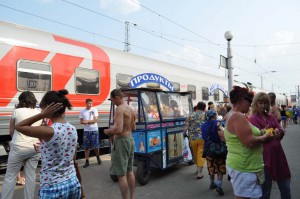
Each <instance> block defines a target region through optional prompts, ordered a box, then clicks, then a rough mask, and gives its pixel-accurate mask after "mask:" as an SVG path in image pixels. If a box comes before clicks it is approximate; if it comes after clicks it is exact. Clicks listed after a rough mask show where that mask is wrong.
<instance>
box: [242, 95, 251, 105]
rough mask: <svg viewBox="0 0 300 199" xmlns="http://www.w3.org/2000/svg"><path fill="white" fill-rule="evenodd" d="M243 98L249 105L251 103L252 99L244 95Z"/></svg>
mask: <svg viewBox="0 0 300 199" xmlns="http://www.w3.org/2000/svg"><path fill="white" fill-rule="evenodd" d="M244 99H245V100H246V101H247V102H249V104H250V106H251V104H252V99H250V98H248V97H244Z"/></svg>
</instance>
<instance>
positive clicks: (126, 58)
mask: <svg viewBox="0 0 300 199" xmlns="http://www.w3.org/2000/svg"><path fill="white" fill-rule="evenodd" d="M0 30H1V31H0V140H1V141H0V142H2V144H4V145H5V144H6V143H7V141H8V140H10V136H9V130H8V127H9V118H10V117H11V113H12V111H13V109H14V108H15V105H16V104H17V103H18V96H19V94H20V93H21V92H22V91H26V90H30V91H32V92H33V93H34V94H35V96H36V97H37V99H38V101H40V100H41V98H42V96H43V95H44V93H45V92H47V91H49V90H59V89H63V88H65V89H67V90H68V91H69V93H70V94H69V95H68V98H69V99H70V101H71V103H72V105H73V109H72V110H71V111H68V112H67V113H66V119H67V120H68V121H69V122H70V123H72V124H73V125H75V126H76V128H77V129H78V131H79V132H80V131H82V128H83V126H82V125H80V122H79V118H78V115H79V112H80V110H81V109H83V108H84V107H85V99H87V98H91V99H92V100H93V102H94V103H93V105H94V106H95V107H97V109H98V111H99V123H98V125H99V128H100V132H101V131H102V130H103V129H104V128H107V127H108V118H109V108H110V102H109V101H108V98H109V93H110V91H111V90H113V89H114V88H129V85H130V80H131V78H132V77H134V76H137V75H139V74H143V73H153V74H158V75H160V76H163V77H164V78H166V79H168V80H169V81H170V82H171V83H172V84H173V86H174V90H176V91H191V92H192V93H193V100H194V104H195V103H196V102H198V101H205V102H207V101H215V102H217V101H223V97H224V93H223V92H219V91H220V90H221V91H222V90H223V91H224V92H225V93H226V90H224V89H222V88H227V80H226V79H225V78H221V77H217V76H213V75H209V74H206V73H201V72H199V71H195V70H192V69H188V68H184V67H181V66H177V65H173V64H169V63H165V62H161V61H157V60H153V59H149V58H146V57H142V56H137V55H133V54H131V53H126V52H123V51H119V50H114V49H111V48H107V47H103V46H99V45H94V44H90V43H85V42H82V41H76V40H73V39H69V38H65V37H62V36H58V35H55V34H52V33H48V32H44V31H40V30H35V29H32V28H28V27H24V26H20V25H16V24H12V23H7V22H2V21H1V22H0ZM241 85H242V84H241ZM145 86H148V87H153V86H154V87H158V86H161V85H159V84H153V83H148V84H146V85H145ZM161 87H162V89H165V88H164V87H163V86H161ZM214 88H219V89H216V90H214ZM211 92H213V93H212V95H210V93H211ZM279 99H280V100H282V101H284V98H283V96H279ZM282 103H283V102H282ZM0 147H1V145H0ZM0 151H1V150H0ZM2 151H3V150H2Z"/></svg>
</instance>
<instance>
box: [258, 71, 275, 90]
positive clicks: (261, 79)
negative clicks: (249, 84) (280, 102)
mask: <svg viewBox="0 0 300 199" xmlns="http://www.w3.org/2000/svg"><path fill="white" fill-rule="evenodd" d="M276 72H277V71H275V70H271V71H267V72H264V73H262V74H259V75H258V76H260V88H261V89H263V88H264V84H263V74H266V73H276Z"/></svg>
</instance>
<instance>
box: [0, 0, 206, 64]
mask: <svg viewBox="0 0 300 199" xmlns="http://www.w3.org/2000/svg"><path fill="white" fill-rule="evenodd" d="M0 6H2V7H5V8H8V9H11V10H14V11H18V12H21V13H24V14H27V15H31V16H34V17H37V18H40V19H43V20H46V21H50V22H53V23H57V24H60V25H63V26H66V27H70V28H73V29H76V30H80V31H83V32H86V33H89V34H92V35H97V36H100V37H103V38H105V39H109V40H112V41H115V42H118V43H122V44H125V42H124V41H120V40H117V39H114V38H112V37H107V36H104V35H101V34H98V33H94V32H91V31H88V30H85V29H82V28H79V27H76V26H72V25H69V24H66V23H62V22H59V21H56V20H53V19H49V18H46V17H42V16H39V15H36V14H33V13H29V12H26V11H23V10H19V9H16V8H12V7H9V6H6V5H3V4H1V3H0ZM130 45H132V46H134V47H136V48H140V49H143V50H147V51H151V52H154V53H157V54H162V55H165V56H169V57H173V58H176V59H179V60H182V61H187V62H190V63H194V64H197V65H202V66H211V65H206V64H202V63H198V62H194V61H191V60H187V59H183V58H180V57H176V56H173V55H170V54H166V53H162V52H158V51H155V50H152V49H148V48H145V47H141V46H138V45H135V44H130Z"/></svg>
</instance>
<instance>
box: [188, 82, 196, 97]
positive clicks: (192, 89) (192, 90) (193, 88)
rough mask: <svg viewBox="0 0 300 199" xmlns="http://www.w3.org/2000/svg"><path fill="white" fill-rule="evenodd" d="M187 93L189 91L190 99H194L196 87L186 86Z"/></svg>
mask: <svg viewBox="0 0 300 199" xmlns="http://www.w3.org/2000/svg"><path fill="white" fill-rule="evenodd" d="M187 91H191V92H192V99H196V86H195V85H191V84H188V85H187Z"/></svg>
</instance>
